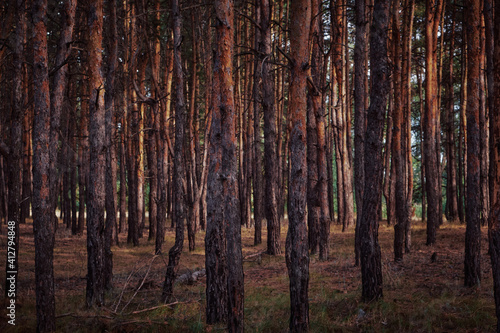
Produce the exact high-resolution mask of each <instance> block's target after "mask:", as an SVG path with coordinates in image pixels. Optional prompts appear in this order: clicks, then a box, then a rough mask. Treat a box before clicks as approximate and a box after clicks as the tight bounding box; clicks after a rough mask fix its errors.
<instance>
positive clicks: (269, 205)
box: [259, 0, 281, 255]
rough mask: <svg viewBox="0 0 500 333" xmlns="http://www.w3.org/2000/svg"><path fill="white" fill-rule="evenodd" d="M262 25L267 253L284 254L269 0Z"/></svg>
mask: <svg viewBox="0 0 500 333" xmlns="http://www.w3.org/2000/svg"><path fill="white" fill-rule="evenodd" d="M260 25H261V28H262V29H261V34H260V37H261V42H260V46H261V57H264V59H262V60H260V61H259V62H261V66H262V71H261V80H262V81H261V84H262V85H261V88H262V112H263V113H264V173H265V178H266V179H265V192H264V201H265V216H266V220H267V253H268V254H271V255H276V254H280V253H281V246H280V236H281V230H280V220H279V214H278V153H277V150H276V149H277V144H278V141H277V133H276V120H277V119H276V107H275V105H274V89H273V86H274V82H273V81H272V80H273V77H272V76H271V71H270V70H271V68H270V67H271V66H270V64H269V62H268V61H267V59H268V58H270V57H271V52H272V50H271V5H270V1H269V0H261V1H260Z"/></svg>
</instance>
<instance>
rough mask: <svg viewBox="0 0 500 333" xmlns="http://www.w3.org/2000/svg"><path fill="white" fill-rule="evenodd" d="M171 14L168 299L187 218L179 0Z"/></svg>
mask: <svg viewBox="0 0 500 333" xmlns="http://www.w3.org/2000/svg"><path fill="white" fill-rule="evenodd" d="M172 13H173V25H172V29H173V32H174V63H173V65H174V67H173V69H174V72H173V81H174V83H175V144H174V174H173V180H174V192H173V193H174V212H173V213H174V214H173V220H174V221H175V243H174V246H172V248H171V249H170V251H169V253H168V266H167V272H166V274H165V282H164V284H163V294H162V299H163V301H164V302H165V303H167V302H169V301H170V300H171V298H172V295H173V284H174V281H175V270H176V269H177V266H178V265H179V259H180V257H181V253H182V247H183V245H184V220H185V218H186V208H185V203H186V187H187V185H186V170H185V169H184V165H185V156H184V154H185V153H184V140H185V127H186V114H187V110H186V105H185V103H184V77H183V73H182V54H181V41H182V35H181V31H182V17H181V13H180V8H179V1H178V0H172Z"/></svg>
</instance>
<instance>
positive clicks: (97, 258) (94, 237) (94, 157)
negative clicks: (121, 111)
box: [86, 0, 106, 307]
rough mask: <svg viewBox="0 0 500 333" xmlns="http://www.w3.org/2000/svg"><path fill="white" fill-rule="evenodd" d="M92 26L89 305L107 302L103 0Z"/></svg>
mask: <svg viewBox="0 0 500 333" xmlns="http://www.w3.org/2000/svg"><path fill="white" fill-rule="evenodd" d="M88 28H89V44H88V47H89V64H90V65H89V67H88V68H89V88H90V100H89V119H90V120H89V144H90V170H92V172H90V173H89V183H88V196H89V197H88V216H87V258H88V266H87V268H88V273H87V292H86V301H87V307H92V306H95V305H97V306H101V305H103V303H104V289H105V287H106V284H105V283H106V281H105V276H104V272H105V271H104V268H105V252H104V228H105V221H104V210H105V199H106V189H105V176H106V155H105V109H104V92H103V91H102V87H103V86H104V77H103V74H102V53H101V52H100V50H101V49H102V32H103V2H102V0H92V1H91V2H90V3H89V8H88Z"/></svg>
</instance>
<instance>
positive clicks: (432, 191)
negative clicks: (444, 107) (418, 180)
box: [424, 0, 444, 245]
mask: <svg viewBox="0 0 500 333" xmlns="http://www.w3.org/2000/svg"><path fill="white" fill-rule="evenodd" d="M443 4H444V1H436V0H426V26H425V67H426V70H425V75H426V78H425V124H424V155H425V156H424V157H425V175H426V180H425V185H426V193H427V209H428V211H427V242H426V244H427V245H433V244H434V243H436V230H437V228H438V227H439V224H440V220H441V218H440V214H441V208H440V197H441V175H440V172H439V170H440V169H441V167H440V160H439V158H438V157H439V156H438V155H439V150H438V148H439V147H438V143H439V141H440V140H439V136H440V133H441V132H440V125H439V104H438V100H439V96H438V95H439V91H438V60H437V35H438V28H439V22H440V18H441V12H442V10H443Z"/></svg>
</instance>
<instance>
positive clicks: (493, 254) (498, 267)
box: [485, 0, 500, 332]
mask: <svg viewBox="0 0 500 333" xmlns="http://www.w3.org/2000/svg"><path fill="white" fill-rule="evenodd" d="M488 3H490V2H489V1H486V2H485V5H486V4H488ZM494 5H495V8H500V1H499V0H495V1H494ZM486 8H488V7H487V6H485V10H486ZM494 17H495V18H494V22H492V23H493V27H492V30H493V31H492V34H493V36H496V37H497V38H498V36H500V15H498V13H496V15H495V16H494ZM493 40H494V39H493V37H492V41H493ZM494 41H495V42H494V46H493V50H492V52H491V53H492V54H491V56H492V59H491V62H492V65H493V66H492V67H493V73H492V76H493V77H492V81H493V82H492V87H491V88H492V90H491V91H489V94H490V95H491V97H492V101H491V104H490V105H491V106H492V108H491V111H492V112H491V117H492V119H491V123H492V125H493V126H492V127H491V142H492V145H491V148H492V149H491V156H490V157H491V169H490V170H491V174H490V175H491V179H490V181H491V185H492V189H491V190H492V193H493V195H492V197H491V199H492V205H491V207H492V208H491V213H490V217H489V221H488V240H489V245H490V247H489V254H490V259H491V266H492V273H493V286H494V288H493V295H494V298H495V313H496V317H497V328H496V331H497V332H500V114H499V112H498V110H500V95H499V94H498V92H499V91H500V43H499V42H498V40H494ZM493 110H495V111H493Z"/></svg>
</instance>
